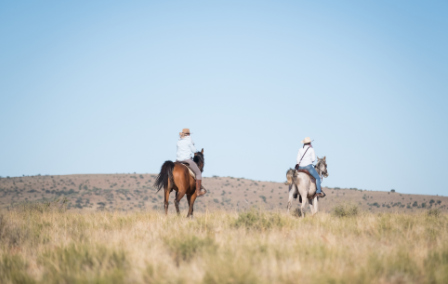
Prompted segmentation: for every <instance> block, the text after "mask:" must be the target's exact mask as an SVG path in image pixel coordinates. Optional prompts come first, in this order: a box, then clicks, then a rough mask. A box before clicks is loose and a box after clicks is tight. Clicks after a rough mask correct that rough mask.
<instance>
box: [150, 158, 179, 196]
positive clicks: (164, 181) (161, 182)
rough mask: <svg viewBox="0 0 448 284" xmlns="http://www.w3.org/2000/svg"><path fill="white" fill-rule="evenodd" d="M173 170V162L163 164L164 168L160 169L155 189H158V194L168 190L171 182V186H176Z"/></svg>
mask: <svg viewBox="0 0 448 284" xmlns="http://www.w3.org/2000/svg"><path fill="white" fill-rule="evenodd" d="M173 168H174V163H173V162H172V161H166V162H165V163H163V165H162V168H161V169H160V173H159V175H158V176H157V178H156V181H155V182H154V187H156V188H157V192H159V190H161V189H162V187H163V188H166V187H167V186H168V182H171V184H172V185H173V184H174V181H173Z"/></svg>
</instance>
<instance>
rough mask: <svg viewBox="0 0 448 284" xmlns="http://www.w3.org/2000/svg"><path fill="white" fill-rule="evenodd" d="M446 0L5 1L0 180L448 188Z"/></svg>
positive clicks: (0, 29)
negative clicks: (177, 178) (193, 162)
mask: <svg viewBox="0 0 448 284" xmlns="http://www.w3.org/2000/svg"><path fill="white" fill-rule="evenodd" d="M447 12H448V2H446V1H125V2H123V1H116V2H113V1H72V2H68V1H64V2H61V1H38V2H36V1H28V2H27V1H10V2H6V1H2V2H0V36H1V45H0V105H1V108H2V109H1V110H2V111H1V112H0V123H1V127H0V133H1V139H0V175H1V176H3V177H4V176H21V175H36V174H52V175H57V174H76V173H131V172H132V173H133V172H137V173H157V172H158V171H159V169H160V166H161V164H162V163H163V162H164V161H165V160H168V159H171V160H172V159H175V152H176V141H177V137H178V136H177V135H178V132H179V131H181V129H182V128H184V127H189V128H190V129H191V131H192V133H193V135H192V136H193V139H194V140H195V142H196V146H197V147H198V148H205V158H206V166H205V170H204V175H205V176H212V175H219V176H234V177H244V178H250V179H256V180H270V181H284V180H285V173H286V170H287V169H288V168H289V167H293V166H294V164H295V159H296V155H297V151H298V149H299V147H301V143H300V141H301V140H302V139H303V138H304V137H306V136H310V137H311V138H312V139H313V140H314V147H315V150H316V153H317V154H318V156H324V155H325V156H327V160H328V165H329V174H330V176H329V178H328V179H325V180H324V183H323V185H324V186H331V187H335V186H338V187H356V188H360V189H368V190H384V191H389V190H390V189H396V190H397V191H398V192H402V193H418V194H434V195H435V194H439V195H448V188H447V187H446V184H445V182H444V181H443V180H442V178H443V176H444V174H445V170H446V169H447V167H446V166H445V161H446V160H447V159H448V154H447V153H448V152H447V150H446V147H447V145H448V134H447V133H448V131H447V130H448V129H447V122H448V114H447V103H448V83H447V81H448V80H447V79H446V78H448V55H447V52H446V50H448V33H447V32H446V31H447V30H448V18H447V17H446V15H447Z"/></svg>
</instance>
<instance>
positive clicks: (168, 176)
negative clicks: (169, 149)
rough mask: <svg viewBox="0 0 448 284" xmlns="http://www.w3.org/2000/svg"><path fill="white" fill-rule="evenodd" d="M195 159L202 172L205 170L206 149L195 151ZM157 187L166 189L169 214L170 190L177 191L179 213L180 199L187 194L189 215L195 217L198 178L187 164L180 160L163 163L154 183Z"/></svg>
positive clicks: (175, 202) (176, 202) (175, 203)
mask: <svg viewBox="0 0 448 284" xmlns="http://www.w3.org/2000/svg"><path fill="white" fill-rule="evenodd" d="M193 161H194V162H195V163H196V164H197V165H198V168H199V169H200V170H201V172H202V171H203V170H204V149H202V150H201V152H196V153H194V158H193ZM154 186H155V187H157V192H159V190H161V189H162V187H163V188H164V190H165V214H168V199H169V198H170V192H171V191H173V190H175V191H176V200H175V201H174V205H175V206H176V211H177V214H179V213H180V212H179V201H180V200H181V199H182V197H184V195H187V200H188V205H189V207H190V208H189V210H188V215H187V217H190V216H191V217H193V204H194V201H195V200H196V197H197V195H196V180H195V179H194V178H193V177H192V176H191V175H190V172H189V170H188V169H187V167H186V166H184V165H183V164H181V163H179V162H175V163H173V162H172V161H166V162H165V163H163V165H162V168H161V169H160V173H159V175H158V176H157V179H156V181H155V183H154Z"/></svg>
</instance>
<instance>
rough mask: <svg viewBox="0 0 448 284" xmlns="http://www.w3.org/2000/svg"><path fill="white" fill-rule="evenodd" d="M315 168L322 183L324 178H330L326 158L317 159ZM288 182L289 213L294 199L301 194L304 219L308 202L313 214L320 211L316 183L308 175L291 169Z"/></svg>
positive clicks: (287, 177)
mask: <svg viewBox="0 0 448 284" xmlns="http://www.w3.org/2000/svg"><path fill="white" fill-rule="evenodd" d="M315 168H316V171H317V173H318V174H319V176H320V177H321V181H322V177H328V171H327V161H326V157H323V158H322V159H319V157H317V164H316V166H315ZM286 180H287V182H286V184H287V185H289V200H288V206H287V208H288V212H289V210H290V209H291V206H292V200H293V198H297V195H298V194H299V195H300V196H301V197H302V207H301V208H300V211H301V213H302V217H304V216H305V215H304V213H305V212H304V209H305V206H306V204H307V203H308V202H309V203H310V209H311V214H312V215H314V214H316V213H317V210H318V209H319V207H318V200H319V198H318V197H317V196H314V195H315V193H316V183H314V182H312V181H311V178H310V176H309V175H308V174H306V173H302V172H297V171H296V170H294V169H289V170H288V171H287V172H286Z"/></svg>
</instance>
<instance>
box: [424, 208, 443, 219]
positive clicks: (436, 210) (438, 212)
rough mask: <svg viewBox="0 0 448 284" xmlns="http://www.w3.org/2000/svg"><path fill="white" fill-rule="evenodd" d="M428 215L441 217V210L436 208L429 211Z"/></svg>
mask: <svg viewBox="0 0 448 284" xmlns="http://www.w3.org/2000/svg"><path fill="white" fill-rule="evenodd" d="M426 214H427V215H428V216H430V217H439V216H440V209H438V208H434V209H429V210H428V211H427V212H426Z"/></svg>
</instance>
